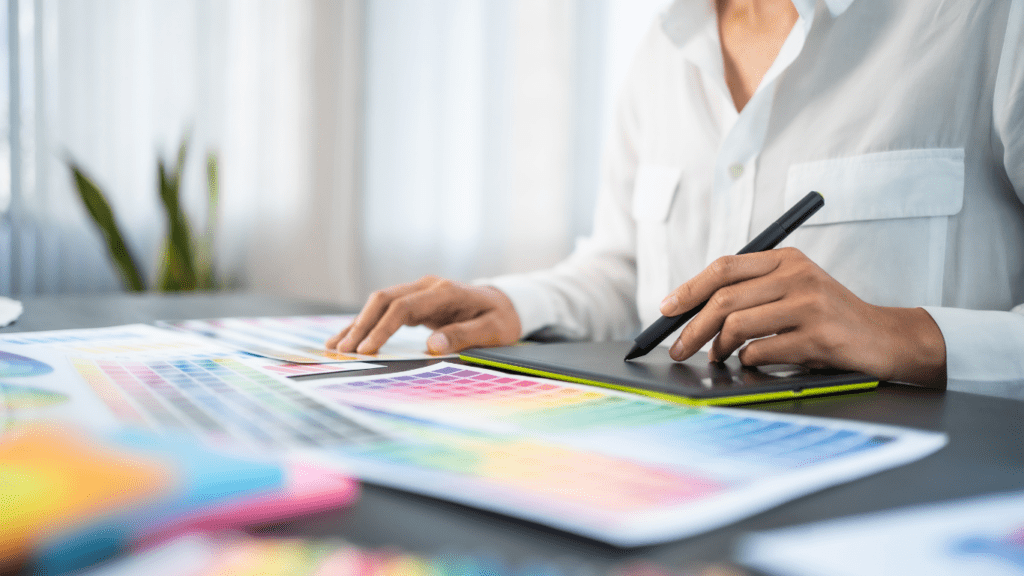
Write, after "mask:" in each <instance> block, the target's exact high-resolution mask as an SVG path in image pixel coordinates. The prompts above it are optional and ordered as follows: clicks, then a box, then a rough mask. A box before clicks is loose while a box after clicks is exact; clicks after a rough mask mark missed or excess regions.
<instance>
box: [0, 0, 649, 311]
mask: <svg viewBox="0 0 1024 576" xmlns="http://www.w3.org/2000/svg"><path fill="white" fill-rule="evenodd" d="M665 3H666V2H665V0H0V35H2V37H0V53H2V59H0V66H2V70H0V99H2V102H0V104H2V107H0V110H2V113H0V295H8V296H14V297H18V296H27V295H35V294H62V293H89V292H109V291H117V290H122V289H123V288H122V280H121V276H120V275H119V273H118V269H117V268H116V267H115V266H114V265H113V264H112V260H111V258H110V257H109V256H108V252H107V245H106V244H105V242H104V236H103V235H102V234H101V232H100V228H98V227H97V225H96V223H95V222H94V221H93V218H92V217H91V216H90V214H89V213H88V212H87V211H86V209H85V207H84V204H83V200H82V198H80V197H79V192H78V191H77V189H76V186H75V183H74V180H73V179H72V177H71V171H70V169H69V162H74V163H75V164H77V165H78V166H79V167H80V168H82V169H83V171H84V172H85V173H87V174H88V175H89V177H90V178H91V179H92V180H93V182H95V184H96V185H97V187H98V188H100V189H101V190H102V191H103V193H104V194H105V197H106V199H107V201H108V202H109V204H110V207H111V209H112V211H113V213H114V215H115V217H116V220H117V223H118V225H119V228H120V230H121V232H122V233H123V235H124V239H125V243H126V244H127V246H128V247H129V248H130V250H131V251H132V253H133V254H134V257H135V259H136V260H137V264H138V268H139V270H140V271H141V273H142V275H143V276H144V277H145V279H146V280H147V285H148V286H154V285H155V284H156V282H155V279H156V276H157V275H158V273H159V270H160V269H161V266H162V265H164V264H165V263H162V261H163V260H165V259H166V258H167V257H166V256H165V254H167V252H166V249H165V246H166V245H165V238H166V237H167V235H168V224H167V219H166V217H165V215H164V205H163V204H162V203H161V196H160V194H159V193H158V190H159V187H158V182H159V179H158V172H157V160H158V158H162V159H164V161H165V162H166V163H167V164H168V165H170V166H173V164H174V161H175V157H176V156H177V154H178V147H179V144H180V143H181V142H182V139H183V138H184V137H186V136H188V143H189V148H188V153H187V154H186V155H185V156H184V163H183V170H182V171H181V178H180V202H181V207H182V212H183V213H185V214H186V215H187V216H188V218H189V220H190V223H191V228H192V231H193V236H194V241H195V242H196V243H201V242H204V241H209V242H210V245H211V248H212V250H211V253H212V255H213V258H212V263H213V266H214V272H215V277H216V282H215V285H216V287H217V288H219V289H236V290H253V291H257V292H261V293H267V294H274V295H282V296H291V297H298V298H303V299H312V300H320V301H327V302H335V303H338V302H340V303H346V304H357V303H359V302H361V301H362V300H363V299H364V298H365V296H366V295H367V294H368V293H369V292H370V291H371V290H373V289H376V288H379V287H383V286H387V285H391V284H394V283H397V282H405V281H410V280H414V279H416V278H418V277H419V276H421V275H423V274H427V273H433V274H439V275H443V276H447V277H451V278H455V279H461V280H470V279H472V278H476V277H481V276H487V275H493V274H498V273H503V272H508V271H525V270H531V269H536V268H539V267H544V266H547V265H550V264H552V263H554V262H556V261H558V260H559V259H561V258H562V257H564V256H565V255H566V254H567V253H568V252H569V251H570V250H571V249H572V247H573V244H574V241H575V239H576V238H577V237H579V236H581V235H585V234H587V233H588V232H589V229H590V220H591V216H592V209H593V204H594V199H595V196H596V191H597V185H598V174H599V166H600V161H601V154H602V149H603V145H604V139H605V135H606V133H607V132H608V130H609V123H610V117H611V114H612V108H613V106H614V103H615V99H616V94H617V92H618V88H619V85H620V84H621V83H622V81H623V79H624V76H625V74H626V72H627V69H628V66H629V63H630V61H631V58H632V55H633V53H634V51H635V49H636V47H637V45H638V43H639V41H640V39H641V38H642V36H643V35H644V33H645V32H646V31H647V30H648V29H649V27H650V26H651V24H652V22H653V20H654V17H655V15H656V14H657V13H658V12H659V11H660V10H661V9H662V8H663V7H664V4H665ZM211 158H212V159H214V161H215V164H216V183H217V187H216V188H217V195H216V199H217V202H216V203H211V202H210V195H209V178H208V176H209V174H208V170H207V165H208V162H209V160H210V159H211ZM206 232H210V234H208V235H207V234H206Z"/></svg>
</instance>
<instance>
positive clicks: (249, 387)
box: [70, 358, 377, 446]
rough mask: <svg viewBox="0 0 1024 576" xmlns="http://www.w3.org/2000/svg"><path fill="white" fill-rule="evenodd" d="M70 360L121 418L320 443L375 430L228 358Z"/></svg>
mask: <svg viewBox="0 0 1024 576" xmlns="http://www.w3.org/2000/svg"><path fill="white" fill-rule="evenodd" d="M70 360H71V363H72V365H73V366H74V368H75V369H76V370H77V371H78V373H79V374H80V375H81V376H82V378H83V379H84V380H85V381H86V383H88V384H89V385H90V386H91V387H92V389H93V391H94V392H96V394H97V395H98V396H99V397H100V398H101V399H102V400H103V401H104V403H106V405H107V406H108V407H109V408H110V409H111V411H112V412H113V413H114V415H115V416H116V417H117V418H118V420H120V421H121V422H122V423H126V424H134V425H140V426H146V427H152V428H158V429H169V430H179V431H191V432H194V433H198V434H200V435H203V436H206V437H210V438H213V439H224V440H226V439H234V440H240V441H244V442H246V443H255V444H257V445H262V446H283V445H304V446H326V445H339V444H348V443H352V442H361V441H367V440H371V439H374V438H376V437H377V435H376V433H374V432H372V431H370V430H369V429H367V428H366V427H364V426H361V425H360V424H358V423H356V422H354V421H353V420H352V419H350V418H348V417H346V416H344V415H342V414H340V413H339V412H338V411H337V410H333V409H331V408H329V407H327V406H325V405H324V404H323V403H321V402H319V401H317V400H316V399H314V398H312V397H311V396H309V395H307V394H304V393H303V392H301V391H300V390H298V389H296V388H294V387H291V386H289V385H288V383H287V381H285V380H283V379H281V378H279V377H275V376H272V375H269V374H265V373H262V372H260V371H258V370H256V369H254V368H251V367H249V366H247V365H245V364H243V363H241V362H238V361H237V360H234V359H230V358H201V359H191V358H181V359H176V360H166V361H157V360H153V361H137V362H129V361H117V360H93V359H86V358H71V359H70Z"/></svg>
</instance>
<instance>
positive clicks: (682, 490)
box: [345, 423, 727, 517]
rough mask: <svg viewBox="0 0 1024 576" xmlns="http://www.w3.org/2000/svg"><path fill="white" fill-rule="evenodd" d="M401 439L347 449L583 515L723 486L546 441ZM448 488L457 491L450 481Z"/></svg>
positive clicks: (420, 429) (668, 502) (675, 499)
mask: <svg viewBox="0 0 1024 576" xmlns="http://www.w3.org/2000/svg"><path fill="white" fill-rule="evenodd" d="M393 431H394V432H396V435H397V436H400V437H404V438H409V439H412V438H414V439H415V440H409V441H406V442H394V443H378V444H374V445H372V446H361V447H353V448H350V449H347V450H345V452H346V453H347V454H349V455H355V456H361V457H364V458H368V459H371V460H373V461H375V462H378V463H379V462H386V463H391V464H395V465H398V466H399V467H402V468H406V469H414V470H415V469H419V470H426V471H434V472H443V473H449V474H451V475H452V476H450V482H453V483H454V482H456V481H460V480H465V479H471V481H472V483H473V484H475V488H480V487H485V488H489V489H490V492H491V493H492V494H493V497H497V498H500V499H501V500H503V501H505V502H513V501H515V502H516V503H517V505H518V506H521V507H525V508H526V509H543V510H546V511H547V512H548V513H550V514H554V515H572V516H574V517H580V516H582V515H588V516H594V517H596V516H603V517H606V516H607V515H608V514H612V515H613V516H618V515H619V514H620V513H626V514H628V513H630V512H645V511H652V510H660V509H664V508H666V507H670V506H677V505H680V504H684V503H688V502H692V501H695V500H700V499H704V498H708V497H710V496H713V495H715V494H717V493H720V492H722V491H723V490H725V489H726V488H727V486H725V485H723V484H721V483H719V482H716V481H715V480H714V479H711V478H708V477H705V476H702V475H700V474H698V473H696V472H692V471H690V472H685V471H681V470H674V469H672V468H669V467H666V466H659V465H656V464H649V463H644V462H639V461H636V460H631V459H628V458H623V457H617V456H612V455H605V454H600V453H597V452H593V451H587V450H579V449H574V448H569V447H564V446H558V445H554V444H550V443H546V442H543V441H540V440H531V439H528V438H514V437H508V436H500V435H488V434H481V433H473V432H467V431H461V430H458V429H451V428H448V429H445V428H443V427H440V428H436V429H431V428H430V427H429V425H424V424H422V423H418V424H412V423H411V424H408V425H407V427H405V428H404V429H403V428H402V427H398V428H397V429H393ZM452 489H453V490H454V491H456V492H457V491H458V490H459V488H457V487H456V485H455V484H452Z"/></svg>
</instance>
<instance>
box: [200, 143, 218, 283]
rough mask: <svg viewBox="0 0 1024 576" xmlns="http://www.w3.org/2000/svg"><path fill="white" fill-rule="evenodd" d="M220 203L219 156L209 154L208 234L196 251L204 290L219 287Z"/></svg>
mask: <svg viewBox="0 0 1024 576" xmlns="http://www.w3.org/2000/svg"><path fill="white" fill-rule="evenodd" d="M219 202H220V190H219V188H218V183H217V154H216V152H209V153H208V154H207V155H206V234H205V235H204V237H203V240H202V242H201V243H200V245H199V246H198V247H197V250H196V265H197V268H198V273H199V287H200V288H201V289H204V290H213V289H215V288H216V287H217V275H216V270H215V269H214V266H213V248H214V240H215V238H216V236H217V220H218V214H219V208H218V204H219Z"/></svg>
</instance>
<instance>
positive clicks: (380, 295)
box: [366, 290, 388, 305]
mask: <svg viewBox="0 0 1024 576" xmlns="http://www.w3.org/2000/svg"><path fill="white" fill-rule="evenodd" d="M387 301H388V295H387V292H385V291H383V290H374V291H373V293H371V294H370V297H369V298H367V299H366V303H367V305H381V304H385V303H387Z"/></svg>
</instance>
